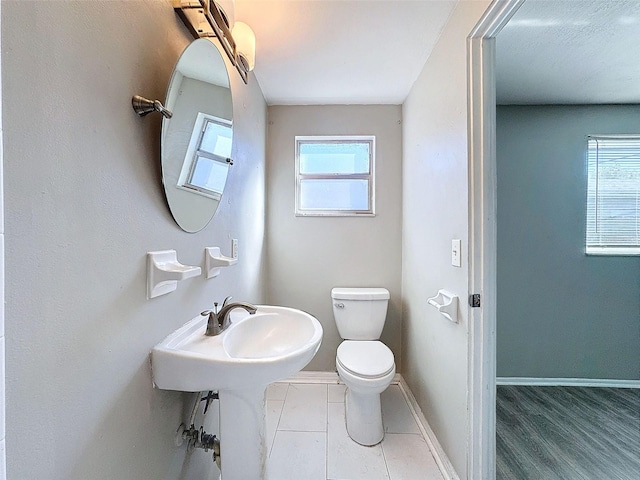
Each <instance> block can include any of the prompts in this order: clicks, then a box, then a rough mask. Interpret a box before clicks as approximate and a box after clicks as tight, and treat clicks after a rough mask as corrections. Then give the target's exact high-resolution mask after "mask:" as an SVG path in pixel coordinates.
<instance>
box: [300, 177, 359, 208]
mask: <svg viewBox="0 0 640 480" xmlns="http://www.w3.org/2000/svg"><path fill="white" fill-rule="evenodd" d="M299 208H300V209H301V210H343V211H350V210H363V211H367V210H369V182H368V181H367V180H301V181H300V204H299Z"/></svg>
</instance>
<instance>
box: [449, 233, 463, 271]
mask: <svg viewBox="0 0 640 480" xmlns="http://www.w3.org/2000/svg"><path fill="white" fill-rule="evenodd" d="M451 265H453V266H454V267H462V240H451Z"/></svg>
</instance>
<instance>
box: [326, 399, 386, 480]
mask: <svg viewBox="0 0 640 480" xmlns="http://www.w3.org/2000/svg"><path fill="white" fill-rule="evenodd" d="M327 478H328V479H329V480H343V479H348V480H388V479H389V475H388V473H387V467H386V465H385V461H384V456H383V455H382V448H381V446H380V445H374V446H373V447H364V446H362V445H359V444H358V443H356V442H354V441H353V440H351V438H350V437H349V434H348V433H347V428H346V426H345V418H344V403H330V404H329V431H328V440H327Z"/></svg>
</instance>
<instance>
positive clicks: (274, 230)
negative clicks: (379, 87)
mask: <svg viewBox="0 0 640 480" xmlns="http://www.w3.org/2000/svg"><path fill="white" fill-rule="evenodd" d="M401 115H402V113H401V107H400V106H399V105H336V106H272V107H269V128H268V132H269V133H268V142H267V143H268V148H267V232H268V237H269V241H268V248H267V262H268V263H267V265H268V266H267V300H268V302H269V303H273V304H277V305H288V306H292V307H296V308H301V309H302V310H305V311H308V312H309V313H311V314H313V315H315V316H316V317H317V318H318V320H319V321H320V323H321V324H322V328H323V329H324V337H323V339H322V345H321V347H320V350H319V351H318V353H317V354H316V356H315V358H314V359H313V360H312V361H311V363H310V364H309V365H308V366H307V370H320V371H333V370H335V355H336V349H337V348H338V345H339V344H340V342H341V339H340V336H339V335H338V331H337V328H336V326H335V322H334V319H333V311H332V306H331V305H332V303H331V288H333V287H372V286H380V287H386V288H387V289H388V290H389V291H390V293H391V300H390V303H389V311H388V314H387V321H386V324H385V328H384V331H383V334H382V341H384V342H385V343H386V344H387V345H388V346H389V347H390V348H391V350H392V351H393V352H394V354H395V356H396V363H397V366H398V368H400V364H401V352H400V336H401V335H400V330H401V319H400V311H401V305H400V276H401V274H400V260H401V250H400V248H401V227H402V220H401V213H402V212H401V190H402V183H401V175H402V174H401V165H402V163H401V160H402V137H401V133H402V128H401V125H400V119H401ZM296 135H375V136H376V166H375V168H376V216H375V217H358V218H356V217H296V216H295V136H296Z"/></svg>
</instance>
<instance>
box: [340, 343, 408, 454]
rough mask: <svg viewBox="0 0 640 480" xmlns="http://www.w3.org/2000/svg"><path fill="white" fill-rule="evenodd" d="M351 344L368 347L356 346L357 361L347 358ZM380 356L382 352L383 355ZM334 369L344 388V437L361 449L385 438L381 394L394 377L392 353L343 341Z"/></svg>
mask: <svg viewBox="0 0 640 480" xmlns="http://www.w3.org/2000/svg"><path fill="white" fill-rule="evenodd" d="M353 344H367V345H358V347H359V348H358V358H357V359H354V358H351V356H350V355H348V353H349V352H348V350H351V348H349V347H353V346H354V345H353ZM363 347H365V348H363ZM345 352H347V353H345ZM380 352H384V353H383V355H380ZM354 360H355V361H354ZM369 360H371V361H369ZM336 368H337V370H338V375H339V376H340V379H341V380H342V381H343V382H344V384H345V385H346V386H347V391H346V394H345V416H346V423H347V433H348V434H349V436H350V437H351V438H352V439H353V440H354V441H356V442H358V443H359V444H361V445H375V444H377V443H380V442H381V441H382V439H383V438H384V427H383V424H382V408H381V405H380V394H381V393H382V392H384V391H385V390H386V389H387V387H388V386H389V385H390V384H391V381H392V380H393V377H394V375H395V374H396V366H395V363H394V361H393V353H392V352H391V350H389V348H388V347H387V346H386V345H385V344H384V343H382V342H378V341H370V342H368V341H350V340H345V341H344V342H342V343H341V344H340V346H339V347H338V353H337V355H336Z"/></svg>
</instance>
